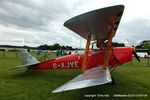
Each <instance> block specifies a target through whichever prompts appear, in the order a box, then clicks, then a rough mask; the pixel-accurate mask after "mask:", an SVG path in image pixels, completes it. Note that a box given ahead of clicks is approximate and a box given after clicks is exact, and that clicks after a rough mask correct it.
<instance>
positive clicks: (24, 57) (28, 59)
mask: <svg viewBox="0 0 150 100" xmlns="http://www.w3.org/2000/svg"><path fill="white" fill-rule="evenodd" d="M20 54H21V61H22V64H23V65H21V66H17V67H15V68H12V69H11V70H13V69H18V68H22V67H28V66H31V65H35V64H38V63H40V62H39V61H38V60H37V59H36V58H34V57H33V56H31V55H30V54H29V53H28V51H27V50H25V49H21V50H20Z"/></svg>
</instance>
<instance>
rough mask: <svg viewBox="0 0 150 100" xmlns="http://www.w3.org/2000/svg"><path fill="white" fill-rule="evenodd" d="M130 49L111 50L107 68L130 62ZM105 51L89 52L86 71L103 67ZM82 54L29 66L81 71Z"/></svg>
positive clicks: (43, 68) (33, 68)
mask: <svg viewBox="0 0 150 100" xmlns="http://www.w3.org/2000/svg"><path fill="white" fill-rule="evenodd" d="M132 50H133V48H132V47H121V48H114V47H112V48H111V52H110V56H109V60H108V66H114V65H118V64H121V63H125V62H128V61H131V60H132ZM105 52H106V49H101V50H97V51H96V52H93V51H91V50H90V51H89V53H88V59H87V64H86V69H89V68H93V67H97V66H99V65H103V63H104V56H105ZM83 56H84V54H80V53H75V54H71V55H67V56H63V57H59V58H56V59H52V60H48V61H44V62H41V63H39V64H37V65H32V66H29V69H32V70H54V69H81V66H82V63H83Z"/></svg>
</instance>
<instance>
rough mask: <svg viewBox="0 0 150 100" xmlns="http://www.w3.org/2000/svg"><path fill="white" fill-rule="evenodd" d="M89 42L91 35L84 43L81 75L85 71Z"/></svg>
mask: <svg viewBox="0 0 150 100" xmlns="http://www.w3.org/2000/svg"><path fill="white" fill-rule="evenodd" d="M90 42H91V34H89V36H88V39H87V42H86V49H85V53H84V58H83V63H82V67H81V68H82V69H81V72H82V74H84V71H85V69H86V64H87V58H88V53H89V46H90Z"/></svg>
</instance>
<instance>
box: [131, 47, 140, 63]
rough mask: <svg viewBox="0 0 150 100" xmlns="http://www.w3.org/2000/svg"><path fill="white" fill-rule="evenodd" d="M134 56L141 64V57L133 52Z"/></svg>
mask: <svg viewBox="0 0 150 100" xmlns="http://www.w3.org/2000/svg"><path fill="white" fill-rule="evenodd" d="M132 53H133V54H134V57H135V58H136V59H137V60H138V61H139V62H140V58H139V56H138V55H137V53H136V52H135V51H134V50H133V52H132Z"/></svg>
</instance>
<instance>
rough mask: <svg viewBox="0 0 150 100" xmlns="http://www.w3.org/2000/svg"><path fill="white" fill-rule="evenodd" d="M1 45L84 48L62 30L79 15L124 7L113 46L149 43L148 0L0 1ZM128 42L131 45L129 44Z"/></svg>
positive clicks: (76, 37)
mask: <svg viewBox="0 0 150 100" xmlns="http://www.w3.org/2000/svg"><path fill="white" fill-rule="evenodd" d="M0 2H1V3H0V45H17V46H23V45H27V46H34V47H36V46H39V45H43V44H47V45H53V44H55V43H59V44H60V45H65V46H66V45H68V46H72V47H78V48H79V47H82V48H84V47H85V43H86V40H85V39H83V38H82V37H80V36H79V35H77V34H75V33H74V32H72V31H71V30H69V29H67V28H66V27H64V26H63V24H64V22H65V21H67V20H68V19H70V18H72V17H74V16H77V15H79V14H82V13H85V12H88V11H92V10H95V9H99V8H104V7H108V6H113V5H120V4H123V5H124V6H125V9H124V14H123V16H122V19H121V22H120V25H119V27H118V30H117V32H116V35H115V37H114V38H113V41H114V42H120V43H125V45H126V46H130V44H132V45H137V44H138V43H139V42H141V41H142V40H150V11H149V10H150V6H149V4H150V1H149V0H0ZM127 40H128V41H129V43H128V42H127Z"/></svg>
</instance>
